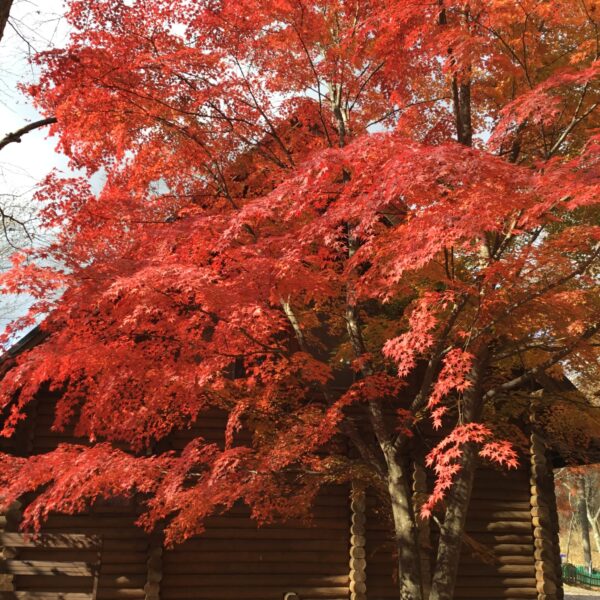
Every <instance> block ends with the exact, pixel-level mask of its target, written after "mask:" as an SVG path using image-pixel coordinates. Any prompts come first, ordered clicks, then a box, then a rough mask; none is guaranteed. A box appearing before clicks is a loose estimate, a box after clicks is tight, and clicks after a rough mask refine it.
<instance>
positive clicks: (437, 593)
mask: <svg viewBox="0 0 600 600" xmlns="http://www.w3.org/2000/svg"><path fill="white" fill-rule="evenodd" d="M487 356H488V353H487V350H485V349H483V351H482V352H480V355H479V357H478V358H477V359H476V362H475V364H474V365H473V369H472V370H471V375H470V380H471V384H472V385H471V388H470V390H469V392H468V393H467V394H465V398H464V405H463V407H462V409H463V410H462V423H463V424H466V423H472V422H474V421H475V420H476V418H477V417H478V416H479V412H480V409H481V400H482V390H481V382H482V378H483V373H484V371H485V368H486V365H487ZM477 463H478V454H477V448H476V447H475V446H474V445H473V444H466V445H465V447H464V448H463V453H462V457H461V460H460V466H461V470H460V472H459V473H458V475H457V477H456V479H455V481H454V484H453V486H452V488H451V491H450V493H449V496H448V499H447V501H446V511H445V515H444V522H443V523H442V524H441V526H440V541H439V543H438V550H437V556H436V560H435V566H434V571H433V579H432V582H431V591H430V593H429V600H452V598H453V597H454V588H455V586H456V576H457V574H458V563H459V560H460V552H461V548H462V539H463V533H464V531H465V525H466V521H467V511H468V510H469V504H470V502H471V492H472V491H473V481H474V479H475V470H476V468H477Z"/></svg>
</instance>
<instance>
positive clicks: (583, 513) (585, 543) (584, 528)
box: [577, 493, 592, 569]
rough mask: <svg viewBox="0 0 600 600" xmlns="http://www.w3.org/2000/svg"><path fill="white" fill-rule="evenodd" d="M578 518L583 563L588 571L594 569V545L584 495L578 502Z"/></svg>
mask: <svg viewBox="0 0 600 600" xmlns="http://www.w3.org/2000/svg"><path fill="white" fill-rule="evenodd" d="M577 518H578V520H579V527H581V547H582V549H583V562H584V564H585V566H586V567H587V568H588V569H591V568H592V545H591V544H590V522H589V521H588V516H587V502H586V501H585V495H584V494H583V493H582V494H581V495H580V497H579V498H578V500H577Z"/></svg>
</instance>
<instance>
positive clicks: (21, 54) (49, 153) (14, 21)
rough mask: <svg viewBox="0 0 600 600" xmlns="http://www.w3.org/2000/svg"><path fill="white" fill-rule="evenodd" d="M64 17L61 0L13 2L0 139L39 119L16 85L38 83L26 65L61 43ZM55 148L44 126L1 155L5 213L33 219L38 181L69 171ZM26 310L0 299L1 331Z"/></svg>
mask: <svg viewBox="0 0 600 600" xmlns="http://www.w3.org/2000/svg"><path fill="white" fill-rule="evenodd" d="M63 14H64V6H63V1H62V0H14V3H13V7H12V10H11V15H10V20H9V23H8V24H7V26H6V29H5V32H4V37H3V39H2V41H1V42H0V137H4V135H6V134H7V133H11V132H13V131H16V130H17V129H20V128H21V127H23V126H24V125H26V124H27V123H30V122H32V121H35V120H37V119H39V118H41V115H39V114H38V113H37V111H36V110H35V109H34V108H33V107H32V105H31V103H30V102H29V101H28V99H27V98H26V97H25V96H24V95H23V94H21V93H20V92H19V90H18V84H19V83H30V82H33V81H35V79H36V73H35V71H34V69H33V67H32V66H31V64H30V63H29V57H30V56H31V55H32V54H34V53H35V52H39V51H41V50H46V49H48V48H51V47H55V46H58V47H60V46H63V45H64V43H65V41H66V39H67V37H68V28H67V24H66V22H65V20H64V18H63V17H62V15H63ZM55 147H56V140H55V139H52V138H49V137H48V129H47V128H43V129H38V130H36V131H33V132H31V133H28V134H27V135H25V136H23V138H22V141H21V143H20V144H9V145H8V146H6V147H5V148H4V149H3V150H2V151H0V206H2V207H3V208H4V209H6V210H7V212H12V213H13V214H16V215H18V216H19V217H20V218H24V219H28V218H31V216H32V215H34V214H35V206H34V205H33V204H32V201H31V197H32V194H33V192H34V191H35V186H36V184H37V182H39V181H40V180H41V179H43V178H44V176H45V175H47V174H48V173H49V172H50V171H51V170H52V169H53V168H59V169H61V170H65V171H67V170H68V164H67V160H66V158H65V157H64V156H62V155H61V154H59V153H58V152H56V150H55ZM0 236H1V237H0V269H5V268H6V263H7V257H8V254H9V253H10V246H9V244H8V243H7V242H6V239H5V237H4V235H3V234H2V233H1V229H0ZM25 308H26V302H25V301H24V300H23V299H22V298H14V297H10V296H0V330H1V329H2V328H3V327H4V326H5V325H6V323H7V322H8V321H9V320H10V319H12V318H14V316H15V315H17V314H19V313H21V312H23V311H24V310H25Z"/></svg>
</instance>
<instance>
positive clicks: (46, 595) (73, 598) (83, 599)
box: [2, 591, 92, 600]
mask: <svg viewBox="0 0 600 600" xmlns="http://www.w3.org/2000/svg"><path fill="white" fill-rule="evenodd" d="M2 600H92V594H91V592H90V593H77V592H75V593H69V592H33V591H28V592H2Z"/></svg>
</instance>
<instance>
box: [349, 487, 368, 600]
mask: <svg viewBox="0 0 600 600" xmlns="http://www.w3.org/2000/svg"><path fill="white" fill-rule="evenodd" d="M366 508H367V499H366V494H365V490H364V488H362V487H361V486H359V485H356V484H353V485H352V491H351V493H350V513H351V517H350V518H351V524H350V600H367V560H366V551H365V545H366V541H367V538H366Z"/></svg>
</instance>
